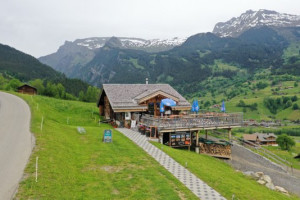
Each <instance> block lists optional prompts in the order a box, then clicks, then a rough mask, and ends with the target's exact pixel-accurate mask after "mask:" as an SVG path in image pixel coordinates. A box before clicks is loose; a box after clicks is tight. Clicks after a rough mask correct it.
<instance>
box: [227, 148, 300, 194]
mask: <svg viewBox="0 0 300 200" xmlns="http://www.w3.org/2000/svg"><path fill="white" fill-rule="evenodd" d="M231 150H232V160H228V161H227V162H228V163H230V164H231V165H232V166H233V167H234V168H235V169H238V170H240V171H244V172H245V171H254V172H264V173H265V174H267V175H269V176H270V177H271V178H272V181H273V183H274V185H278V186H281V187H284V188H285V189H287V190H288V191H289V192H292V193H294V194H296V195H298V196H299V197H300V190H299V186H300V178H298V177H296V176H293V175H291V174H289V173H286V172H285V171H284V170H283V169H282V168H281V167H279V166H278V165H275V164H273V163H272V162H270V161H269V160H267V159H265V158H263V157H262V156H260V155H258V154H255V153H253V152H252V151H250V150H248V149H245V148H244V147H242V146H240V145H236V144H235V145H233V146H232V148H231Z"/></svg>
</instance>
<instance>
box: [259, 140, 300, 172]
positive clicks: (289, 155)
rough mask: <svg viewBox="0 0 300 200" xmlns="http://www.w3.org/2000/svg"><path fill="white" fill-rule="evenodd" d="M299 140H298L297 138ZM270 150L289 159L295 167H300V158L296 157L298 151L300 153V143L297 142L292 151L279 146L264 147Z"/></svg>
mask: <svg viewBox="0 0 300 200" xmlns="http://www.w3.org/2000/svg"><path fill="white" fill-rule="evenodd" d="M296 141H297V140H296ZM264 148H266V149H268V150H269V151H271V152H273V153H274V154H276V155H278V156H279V157H281V158H283V159H286V160H287V161H289V162H291V163H292V164H293V168H296V169H300V160H299V159H298V160H296V159H294V157H295V156H296V155H298V153H300V143H299V142H296V145H295V146H294V147H293V148H292V149H291V150H290V151H284V150H281V149H280V148H279V147H272V146H268V147H264Z"/></svg>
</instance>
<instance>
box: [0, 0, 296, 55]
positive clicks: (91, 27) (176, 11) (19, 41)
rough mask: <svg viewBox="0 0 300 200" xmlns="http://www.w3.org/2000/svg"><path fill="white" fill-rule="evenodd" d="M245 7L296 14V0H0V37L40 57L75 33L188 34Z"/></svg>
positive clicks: (76, 35)
mask: <svg viewBox="0 0 300 200" xmlns="http://www.w3.org/2000/svg"><path fill="white" fill-rule="evenodd" d="M249 9H252V10H259V9H269V10H275V11H278V12H284V13H289V14H298V15H300V0H247V1H246V0H226V1H224V0H205V1H204V0H105V1H104V0H0V43H2V44H7V45H10V46H12V47H14V48H16V49H19V50H21V51H24V52H26V53H28V54H31V55H33V56H35V57H39V56H43V55H47V54H50V53H53V52H55V51H56V50H57V49H58V47H59V46H60V45H62V44H63V43H64V41H66V40H68V41H73V40H75V39H78V38H87V37H96V36H99V37H101V36H123V37H140V38H146V39H153V38H171V37H176V36H178V37H187V36H190V35H193V34H196V33H200V32H209V31H212V29H213V27H214V25H215V24H216V23H217V22H220V21H227V20H229V19H231V18H232V17H237V16H239V15H240V14H241V13H243V12H245V11H246V10H249Z"/></svg>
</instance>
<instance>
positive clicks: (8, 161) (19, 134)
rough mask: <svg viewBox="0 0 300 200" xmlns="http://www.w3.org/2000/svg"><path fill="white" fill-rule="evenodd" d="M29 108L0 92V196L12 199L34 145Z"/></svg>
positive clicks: (12, 96)
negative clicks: (30, 128) (30, 129)
mask: <svg viewBox="0 0 300 200" xmlns="http://www.w3.org/2000/svg"><path fill="white" fill-rule="evenodd" d="M29 127H30V109H29V107H28V105H27V104H26V103H25V102H24V101H23V100H22V99H20V98H19V97H16V96H14V95H11V94H7V93H3V92H0V199H1V200H7V199H12V198H13V196H14V194H15V192H16V191H17V188H18V184H19V181H20V180H21V178H22V176H23V171H24V168H25V166H26V163H27V161H28V159H29V156H30V154H31V151H32V148H33V146H34V137H33V136H32V134H31V133H30V132H29Z"/></svg>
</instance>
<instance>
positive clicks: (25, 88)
mask: <svg viewBox="0 0 300 200" xmlns="http://www.w3.org/2000/svg"><path fill="white" fill-rule="evenodd" d="M17 89H18V92H19V93H22V94H29V95H36V94H37V89H36V88H35V87H32V86H30V85H27V84H24V85H22V86H20V87H18V88H17Z"/></svg>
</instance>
